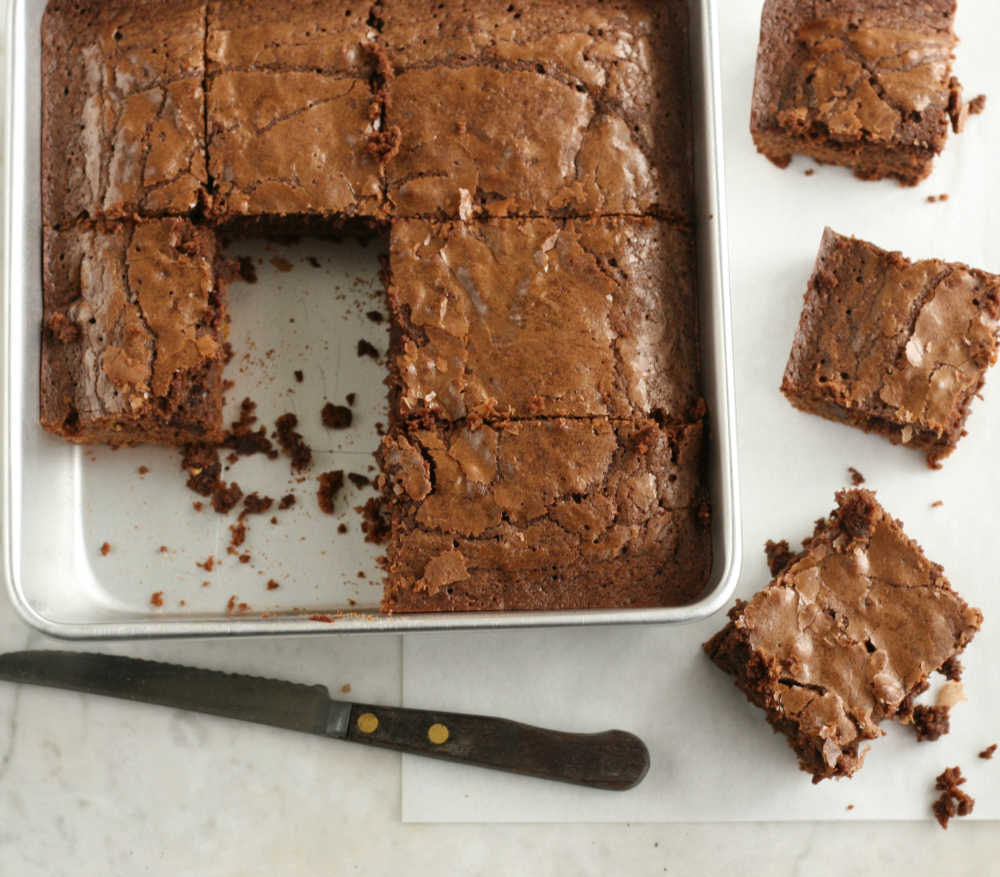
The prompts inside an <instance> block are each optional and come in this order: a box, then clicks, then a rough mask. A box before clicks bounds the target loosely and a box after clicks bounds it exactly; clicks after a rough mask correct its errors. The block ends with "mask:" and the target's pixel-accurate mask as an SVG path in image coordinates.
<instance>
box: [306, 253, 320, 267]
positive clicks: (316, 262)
mask: <svg viewBox="0 0 1000 877" xmlns="http://www.w3.org/2000/svg"><path fill="white" fill-rule="evenodd" d="M306 261H307V262H308V263H309V264H310V265H312V266H313V268H319V259H317V258H316V257H315V256H308V257H307V258H306Z"/></svg>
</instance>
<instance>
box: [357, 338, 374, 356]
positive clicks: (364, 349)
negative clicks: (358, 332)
mask: <svg viewBox="0 0 1000 877" xmlns="http://www.w3.org/2000/svg"><path fill="white" fill-rule="evenodd" d="M358 356H359V357H364V356H370V357H371V358H372V359H378V348H376V347H375V345H374V344H372V343H371V342H370V341H365V339H364V338H362V339H361V340H360V341H359V342H358Z"/></svg>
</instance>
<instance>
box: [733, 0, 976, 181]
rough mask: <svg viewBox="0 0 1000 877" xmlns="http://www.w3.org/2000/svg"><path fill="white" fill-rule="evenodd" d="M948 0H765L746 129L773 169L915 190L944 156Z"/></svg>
mask: <svg viewBox="0 0 1000 877" xmlns="http://www.w3.org/2000/svg"><path fill="white" fill-rule="evenodd" d="M954 17H955V0H876V2H862V0H767V2H766V3H765V4H764V10H763V13H762V16H761V30H760V44H759V49H758V55H757V73H756V79H755V82H754V92H753V101H752V109H751V120H750V130H751V133H752V134H753V139H754V143H755V144H756V145H757V149H758V151H760V152H761V153H763V154H764V155H765V156H767V158H769V159H770V160H771V161H772V162H774V164H776V165H778V167H786V166H787V165H788V163H789V161H790V160H791V156H792V155H806V156H811V157H812V158H814V159H816V160H817V161H819V162H822V163H828V164H838V165H844V166H846V167H849V168H852V169H853V170H854V173H855V175H856V176H858V177H861V178H863V179H882V178H883V177H895V178H896V179H898V180H899V181H900V182H902V183H904V184H907V185H915V184H916V183H918V182H919V181H920V180H922V179H923V178H924V177H926V176H927V175H928V174H929V173H930V172H931V169H932V165H933V160H934V157H935V156H936V155H937V154H938V153H940V152H941V150H942V149H943V148H944V145H945V141H946V140H947V137H948V127H949V123H950V121H951V119H952V116H953V114H954V113H955V112H956V108H957V106H958V105H959V104H960V103H961V90H960V86H959V85H958V83H957V81H956V80H954V79H953V78H952V77H951V62H952V53H953V49H954V46H955V45H956V44H957V42H958V40H957V39H956V37H955V34H954V30H953V25H954Z"/></svg>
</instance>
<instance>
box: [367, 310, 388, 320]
mask: <svg viewBox="0 0 1000 877" xmlns="http://www.w3.org/2000/svg"><path fill="white" fill-rule="evenodd" d="M365 316H366V317H368V319H369V320H371V321H372V322H373V323H381V322H382V321H383V320H384V319H385V317H383V316H382V313H381V311H368V313H367V314H365Z"/></svg>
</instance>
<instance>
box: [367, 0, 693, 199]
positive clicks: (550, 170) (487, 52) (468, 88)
mask: <svg viewBox="0 0 1000 877" xmlns="http://www.w3.org/2000/svg"><path fill="white" fill-rule="evenodd" d="M381 17H382V20H383V27H382V32H381V38H382V40H383V41H384V43H385V51H386V55H387V58H388V60H389V62H390V63H391V64H392V65H393V67H394V68H395V78H393V79H392V80H391V81H390V82H389V84H388V95H389V101H388V105H387V109H386V124H387V129H390V130H391V129H395V128H398V129H399V131H400V143H401V146H400V150H399V152H398V154H397V155H396V156H395V157H394V158H393V159H392V160H391V161H390V162H389V165H388V187H389V190H388V197H389V200H390V202H391V204H392V206H393V209H394V210H395V212H396V213H397V214H398V215H400V216H408V217H414V216H441V217H446V218H462V219H466V218H468V217H469V216H471V215H474V214H479V215H493V216H507V215H510V216H552V215H592V214H602V215H608V214H633V215H634V214H653V215H663V216H667V217H670V218H673V219H686V218H688V217H689V216H690V200H691V191H692V189H691V163H690V158H691V142H690V124H689V120H690V106H689V100H688V95H689V84H688V58H689V48H688V12H687V4H686V3H683V2H679V0H667V2H650V0H623V2H617V3H608V4H599V3H593V2H589V0H568V2H566V3H548V2H530V0H529V2H525V3H518V4H512V5H509V6H508V5H506V4H499V3H498V4H476V3H470V2H468V0H445V2H442V3H438V4H433V6H430V7H428V6H426V5H424V4H420V3H414V2H403V3H398V4H386V5H385V7H384V9H383V10H382V13H381ZM441 132H447V136H441ZM511 139H513V140H515V141H516V142H517V143H518V149H516V150H511V149H509V148H507V147H508V145H509V143H510V142H511Z"/></svg>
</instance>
